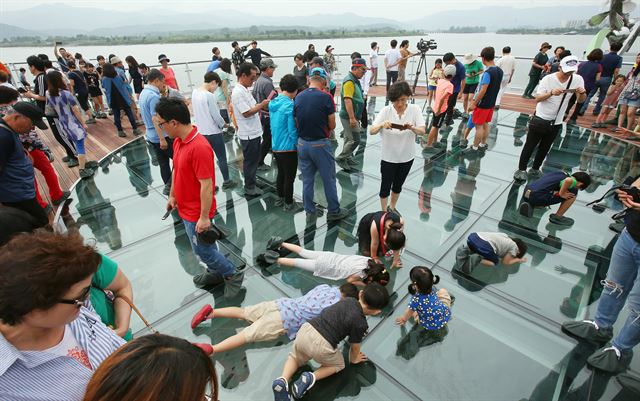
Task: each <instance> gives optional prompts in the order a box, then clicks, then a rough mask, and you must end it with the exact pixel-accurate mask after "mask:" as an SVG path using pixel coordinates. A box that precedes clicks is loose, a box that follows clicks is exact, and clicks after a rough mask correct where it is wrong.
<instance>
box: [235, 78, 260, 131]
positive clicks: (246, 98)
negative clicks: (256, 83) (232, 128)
mask: <svg viewBox="0 0 640 401" xmlns="http://www.w3.org/2000/svg"><path fill="white" fill-rule="evenodd" d="M231 103H232V104H233V111H234V115H235V116H236V122H237V123H238V138H240V139H245V140H246V139H254V138H258V137H260V136H262V124H260V116H259V115H258V113H256V114H254V115H252V116H250V117H245V116H243V115H242V113H245V112H247V111H249V110H250V109H252V108H253V107H255V105H256V99H254V98H253V95H251V91H249V89H248V88H245V87H244V86H243V85H241V84H238V85H236V86H235V88H233V92H231Z"/></svg>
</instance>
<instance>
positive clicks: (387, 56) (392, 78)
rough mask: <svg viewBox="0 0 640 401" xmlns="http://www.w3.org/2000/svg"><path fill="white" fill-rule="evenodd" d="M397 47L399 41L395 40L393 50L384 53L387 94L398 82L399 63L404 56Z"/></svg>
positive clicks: (392, 43)
mask: <svg viewBox="0 0 640 401" xmlns="http://www.w3.org/2000/svg"><path fill="white" fill-rule="evenodd" d="M396 46H398V41H397V40H395V39H393V40H392V41H391V49H389V50H387V51H386V52H385V53H384V68H385V69H386V70H387V92H389V87H390V86H391V84H394V83H395V82H396V81H397V80H398V63H399V62H400V60H401V59H402V56H401V55H400V50H398V49H396ZM388 103H389V98H387V102H386V104H388Z"/></svg>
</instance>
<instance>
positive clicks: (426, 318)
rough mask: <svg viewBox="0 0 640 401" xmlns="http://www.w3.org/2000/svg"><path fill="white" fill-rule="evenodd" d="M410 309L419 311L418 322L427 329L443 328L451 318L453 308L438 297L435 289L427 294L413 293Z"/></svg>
mask: <svg viewBox="0 0 640 401" xmlns="http://www.w3.org/2000/svg"><path fill="white" fill-rule="evenodd" d="M409 309H411V310H412V311H414V312H416V313H418V322H419V323H420V325H421V326H422V327H424V328H425V329H427V330H438V329H441V328H442V327H444V325H445V324H447V322H448V321H449V320H450V319H451V309H449V307H447V306H446V305H445V304H444V303H442V301H440V299H438V295H436V290H435V289H433V290H432V291H431V293H430V294H427V295H425V294H415V295H413V296H412V297H411V299H410V300H409Z"/></svg>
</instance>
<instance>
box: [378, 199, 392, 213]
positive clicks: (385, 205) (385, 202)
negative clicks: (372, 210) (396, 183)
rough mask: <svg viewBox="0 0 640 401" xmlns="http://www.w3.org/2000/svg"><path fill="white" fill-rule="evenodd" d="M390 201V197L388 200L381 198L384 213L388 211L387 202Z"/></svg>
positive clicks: (381, 207)
mask: <svg viewBox="0 0 640 401" xmlns="http://www.w3.org/2000/svg"><path fill="white" fill-rule="evenodd" d="M388 199H389V198H388V197H387V198H380V210H382V211H383V212H386V211H387V200H388ZM392 203H393V202H392ZM391 207H393V206H391Z"/></svg>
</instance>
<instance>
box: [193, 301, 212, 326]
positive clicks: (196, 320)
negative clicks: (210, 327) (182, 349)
mask: <svg viewBox="0 0 640 401" xmlns="http://www.w3.org/2000/svg"><path fill="white" fill-rule="evenodd" d="M211 312H213V307H212V306H211V305H209V304H206V305H204V306H203V307H202V308H200V310H199V311H198V313H196V314H195V315H193V317H192V318H191V330H193V329H195V328H196V327H198V325H199V324H200V323H202V322H204V321H205V320H207V319H208V318H209V315H210V314H211Z"/></svg>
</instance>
